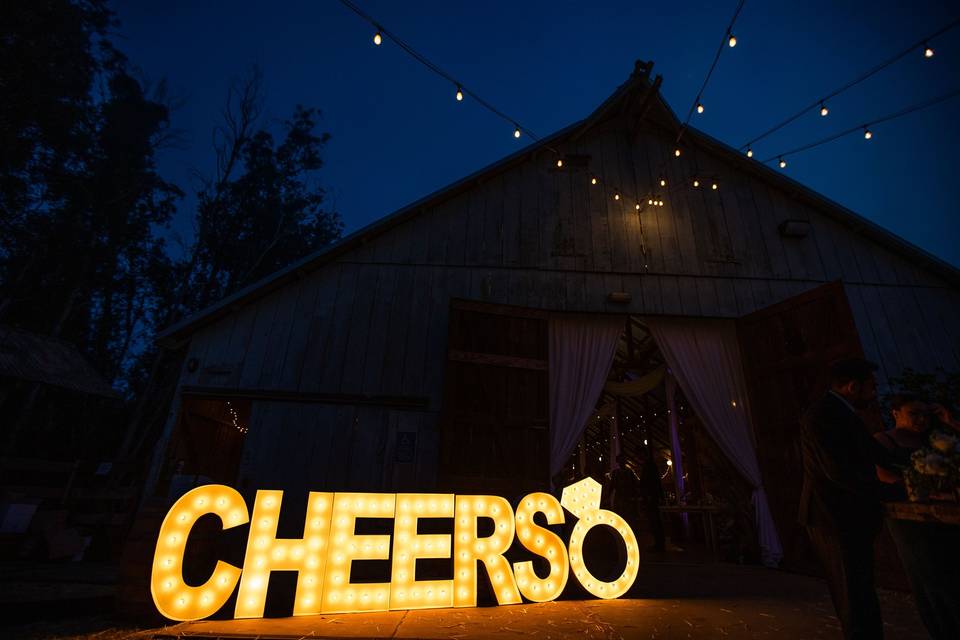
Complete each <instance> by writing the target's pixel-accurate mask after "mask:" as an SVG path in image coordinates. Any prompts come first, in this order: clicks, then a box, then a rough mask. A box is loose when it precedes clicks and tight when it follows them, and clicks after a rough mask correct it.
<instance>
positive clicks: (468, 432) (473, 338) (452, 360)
mask: <svg viewBox="0 0 960 640" xmlns="http://www.w3.org/2000/svg"><path fill="white" fill-rule="evenodd" d="M448 344H449V348H448V353H447V366H446V380H445V384H444V401H443V413H442V418H441V431H440V483H441V485H440V486H441V488H442V489H443V490H444V491H457V492H465V493H481V494H498V495H505V496H510V495H514V494H522V493H526V492H527V491H529V490H531V489H538V490H543V489H544V488H545V487H547V486H549V485H548V478H547V476H548V469H549V466H548V460H549V440H548V430H547V429H548V422H549V420H548V415H549V404H548V396H547V394H548V385H547V320H546V318H545V317H544V316H542V315H538V314H536V312H530V313H529V314H524V313H523V311H522V310H517V309H515V308H505V307H493V306H489V305H479V304H476V303H469V302H454V303H453V305H452V308H451V310H450V331H449V342H448Z"/></svg>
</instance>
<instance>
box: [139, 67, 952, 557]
mask: <svg viewBox="0 0 960 640" xmlns="http://www.w3.org/2000/svg"><path fill="white" fill-rule="evenodd" d="M660 83H661V79H660V77H656V78H653V77H651V65H649V64H644V63H638V64H637V66H636V68H635V70H634V72H633V74H632V75H631V76H630V77H629V79H628V80H627V82H626V83H624V84H623V85H622V86H621V87H619V88H618V89H617V90H616V91H615V92H614V93H613V94H612V95H611V96H610V97H609V98H608V99H607V100H606V101H605V102H603V104H602V105H600V107H599V108H598V109H597V110H596V111H595V112H594V113H592V114H591V115H590V116H589V117H587V118H586V119H584V120H583V121H581V122H577V123H575V124H573V125H571V126H569V127H567V128H566V129H564V130H562V131H560V132H557V133H556V134H554V135H552V136H549V137H548V138H546V139H544V140H543V141H541V142H539V143H537V144H533V145H531V146H529V147H527V148H525V149H523V150H521V151H519V152H518V153H516V154H514V155H512V156H510V157H508V158H505V159H503V160H502V161H500V162H497V163H496V164H494V165H491V166H489V167H487V168H485V169H483V170H481V171H479V172H477V173H475V174H473V175H471V176H468V177H466V178H464V179H463V180H461V181H459V182H457V183H455V184H453V185H451V186H449V187H447V188H445V189H442V190H441V191H438V192H436V193H434V194H432V195H430V196H427V197H425V198H423V199H422V200H419V201H417V202H415V203H413V204H411V205H410V206H408V207H405V208H403V209H401V210H399V211H397V212H396V213H393V214H391V215H389V216H386V217H385V218H383V219H381V220H379V221H378V222H376V223H374V224H372V225H370V226H368V227H366V228H364V229H362V230H360V231H357V232H356V233H354V234H352V235H350V236H348V237H346V238H344V239H343V240H341V241H339V242H338V243H336V244H334V245H332V246H330V247H327V248H325V249H323V250H322V251H320V252H318V253H316V254H314V255H311V256H309V257H307V258H305V259H304V260H302V261H300V262H299V263H297V264H294V265H293V266H291V267H289V268H287V269H285V270H283V271H281V272H278V273H276V274H274V275H272V276H270V277H268V278H266V279H265V280H263V281H261V282H259V283H257V284H255V285H253V286H251V287H248V288H246V289H244V290H242V291H240V292H238V293H236V294H234V295H232V296H230V297H229V298H227V299H225V300H223V301H222V302H221V303H219V304H217V305H215V306H213V307H211V308H209V309H207V310H205V311H203V312H202V313H199V314H197V315H196V316H194V317H191V318H188V319H186V320H184V321H183V322H180V323H179V324H177V325H175V326H173V327H170V328H169V329H167V330H166V331H165V332H164V333H163V335H162V343H163V344H166V345H173V346H178V347H184V346H185V348H186V349H187V356H186V359H185V365H184V369H183V373H182V376H181V379H180V386H179V391H178V394H177V400H176V401H175V402H174V404H173V406H172V408H171V410H170V416H169V420H168V423H167V426H166V429H165V432H164V435H163V439H162V441H161V442H160V443H159V446H158V447H157V448H156V451H157V459H156V461H155V463H154V465H153V470H152V473H151V483H152V486H151V490H152V491H153V492H154V494H164V492H165V491H166V488H165V487H163V486H162V483H159V484H158V483H157V479H158V478H162V477H164V473H163V470H164V469H165V468H166V469H169V468H170V467H171V465H175V464H176V463H177V461H176V460H175V459H174V454H172V453H171V451H172V449H173V447H171V446H170V443H171V442H174V441H175V440H176V434H177V430H178V419H179V418H178V417H179V416H180V415H181V413H182V411H181V410H182V408H183V407H184V405H185V404H188V403H191V402H194V401H195V400H196V399H198V398H207V399H209V398H217V399H220V400H222V401H226V400H231V401H238V402H239V401H242V402H244V403H249V406H250V410H249V417H248V424H245V425H244V429H248V430H247V431H245V432H244V433H243V439H244V443H243V446H242V447H241V448H240V450H239V451H238V452H237V453H236V455H237V456H238V459H237V461H236V462H237V469H238V478H237V483H236V484H238V485H239V486H241V487H250V488H257V487H260V488H263V487H274V488H281V487H282V488H298V487H303V488H305V487H311V488H316V489H320V488H327V489H337V490H342V489H354V490H380V489H390V488H396V489H414V488H419V489H431V488H436V487H438V486H439V484H440V483H442V485H443V487H444V488H445V489H459V488H462V487H466V486H471V487H473V488H479V487H484V488H486V489H487V490H489V491H490V492H498V491H499V492H503V493H504V495H512V494H513V493H520V492H522V491H524V490H525V489H526V488H527V486H526V485H537V486H538V487H543V486H545V484H546V483H547V481H548V479H547V478H546V477H545V476H546V462H545V447H546V443H547V442H548V439H547V438H548V429H549V424H548V419H547V415H548V414H547V411H546V408H545V407H546V389H547V347H546V344H547V332H546V322H547V318H548V317H549V315H550V314H553V313H565V314H573V313H591V314H596V313H616V314H623V315H625V316H627V315H633V316H652V315H657V316H685V317H699V318H737V319H741V321H742V322H743V323H744V324H743V326H744V328H745V329H746V330H745V331H744V332H743V333H742V338H743V350H744V358H745V362H746V363H747V368H748V374H749V377H750V379H751V383H752V395H753V398H752V401H753V410H754V411H753V417H754V422H755V427H756V432H757V440H758V450H759V455H760V458H761V465H762V467H763V469H764V473H765V474H766V475H767V490H768V493H769V494H770V495H771V504H772V505H774V508H775V510H777V521H778V523H779V524H780V525H781V528H782V529H783V531H781V535H782V537H783V538H784V542H785V545H787V546H788V547H789V546H790V544H791V539H792V536H793V535H794V534H795V533H796V532H793V531H792V530H791V528H790V527H791V525H790V523H792V522H793V520H794V515H795V511H793V512H792V513H791V510H792V509H794V506H795V504H796V496H794V495H793V493H794V492H798V487H797V486H796V477H798V476H797V474H798V473H799V466H798V465H799V462H798V457H797V453H796V451H795V447H793V446H792V442H793V440H792V438H795V433H796V417H797V414H798V413H799V411H800V410H801V408H802V405H803V404H804V403H805V402H806V400H807V397H806V396H807V395H809V393H812V392H813V391H814V390H815V389H816V388H817V385H818V384H819V383H818V381H817V376H818V374H819V372H820V371H822V369H823V366H824V363H825V362H826V361H827V360H829V359H832V358H834V357H837V356H840V355H844V354H849V353H860V352H863V353H865V354H866V355H867V356H868V357H869V358H871V359H873V360H876V361H877V362H879V363H880V366H881V371H880V377H881V383H883V384H885V381H886V380H887V379H889V378H890V377H891V376H896V375H899V374H900V373H901V372H902V371H903V370H904V368H906V367H911V368H914V369H916V370H921V371H932V370H933V369H935V368H936V367H942V368H944V369H946V370H956V369H958V368H960V329H958V328H957V327H958V325H957V323H956V322H955V319H956V318H957V317H960V272H958V271H957V270H956V269H955V268H953V267H951V266H950V265H948V264H946V263H944V262H942V261H940V260H938V259H937V258H935V257H933V256H931V255H929V254H927V253H925V252H924V251H922V250H920V249H918V248H917V247H914V246H912V245H910V244H908V243H907V242H905V241H903V240H901V239H900V238H898V237H896V236H894V235H893V234H891V233H889V232H887V231H885V230H884V229H882V228H880V227H878V226H877V225H875V224H873V223H871V222H870V221H868V220H867V219H865V218H862V217H860V216H858V215H856V214H855V213H853V212H851V211H849V210H847V209H845V208H844V207H842V206H840V205H838V204H836V203H834V202H832V201H830V200H828V199H827V198H825V197H823V196H821V195H818V194H816V193H814V192H812V191H810V190H809V189H807V188H805V187H803V186H802V185H800V184H798V183H796V182H794V181H793V180H791V179H789V178H788V177H786V176H784V175H783V174H782V173H780V172H778V171H775V170H772V169H769V168H767V167H766V166H764V165H762V164H760V163H758V162H756V161H754V160H751V159H749V158H747V157H745V156H744V155H743V154H741V153H739V152H737V151H735V150H734V149H731V148H730V147H728V146H726V145H724V144H722V143H720V142H718V141H717V140H714V139H713V138H711V137H710V136H708V135H706V134H704V133H702V132H699V131H696V130H694V129H687V131H686V133H685V134H684V136H683V139H682V142H681V145H680V148H681V151H682V153H681V155H680V156H679V157H675V156H674V148H675V140H676V137H677V133H678V131H679V127H680V122H679V120H678V118H677V117H676V116H675V114H674V113H673V112H672V111H671V109H670V107H669V106H668V105H667V104H666V103H665V102H664V100H663V99H662V97H661V95H660V93H659V86H660ZM557 153H559V154H560V155H559V156H558V155H557ZM558 157H559V158H562V159H563V166H562V167H558V166H557V160H558ZM597 174H599V175H601V176H602V177H603V178H604V180H606V183H607V185H609V184H614V185H617V186H618V188H619V189H620V190H621V193H620V195H621V197H620V198H619V199H615V194H614V193H613V192H612V190H611V188H610V187H609V186H606V185H605V184H598V185H592V184H591V177H592V176H593V175H597ZM694 178H699V179H700V180H701V181H703V183H704V184H703V186H702V187H701V188H694V187H693V186H692V182H693V179H694ZM661 180H663V181H665V182H666V185H667V186H666V187H662V186H661V184H660V182H661ZM713 181H716V182H717V183H718V187H719V188H718V189H716V190H714V189H711V188H705V187H707V185H708V184H709V183H711V182H713ZM654 198H657V199H662V200H663V201H664V206H647V205H646V203H647V202H648V200H650V199H654ZM636 203H640V204H641V210H640V211H639V212H638V211H637V209H636V208H635V204H636ZM210 455H217V453H216V452H210ZM790 474H793V477H792V478H791V477H789V475H790ZM781 485H782V490H781V489H778V487H779V486H781Z"/></svg>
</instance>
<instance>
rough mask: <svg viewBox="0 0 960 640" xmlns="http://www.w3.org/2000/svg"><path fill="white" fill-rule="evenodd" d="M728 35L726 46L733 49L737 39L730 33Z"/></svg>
mask: <svg viewBox="0 0 960 640" xmlns="http://www.w3.org/2000/svg"><path fill="white" fill-rule="evenodd" d="M729 35H730V39H729V40H727V44H728V45H730V48H731V49H733V48H734V47H735V46H737V37H736V36H735V35H733V34H732V33H730V34H729Z"/></svg>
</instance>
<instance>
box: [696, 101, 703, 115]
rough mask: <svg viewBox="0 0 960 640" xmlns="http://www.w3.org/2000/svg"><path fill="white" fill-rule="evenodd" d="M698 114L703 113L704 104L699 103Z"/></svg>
mask: <svg viewBox="0 0 960 640" xmlns="http://www.w3.org/2000/svg"><path fill="white" fill-rule="evenodd" d="M697 113H703V103H702V102H698V103H697Z"/></svg>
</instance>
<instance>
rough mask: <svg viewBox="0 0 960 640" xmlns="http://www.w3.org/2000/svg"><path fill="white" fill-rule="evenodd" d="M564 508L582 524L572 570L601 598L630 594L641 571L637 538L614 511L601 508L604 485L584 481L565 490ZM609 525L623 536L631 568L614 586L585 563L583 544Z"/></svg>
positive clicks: (573, 543) (573, 545)
mask: <svg viewBox="0 0 960 640" xmlns="http://www.w3.org/2000/svg"><path fill="white" fill-rule="evenodd" d="M560 504H562V505H563V507H564V508H565V509H566V510H567V511H569V512H570V513H572V514H573V515H575V516H577V518H579V520H578V521H577V524H576V526H574V528H573V532H572V533H571V534H570V569H571V570H573V575H575V576H577V580H579V581H580V584H581V585H583V588H584V589H586V590H587V591H589V592H590V593H592V594H593V595H595V596H596V597H598V598H618V597H620V596H622V595H623V594H624V593H626V592H627V589H629V588H630V587H631V586H632V585H633V581H634V580H636V578H637V571H639V569H640V550H639V548H638V545H637V537H636V536H635V535H634V534H633V530H632V529H630V525H628V524H627V522H626V521H625V520H624V519H623V518H621V517H620V516H619V515H617V514H616V513H614V512H613V511H608V510H606V509H601V508H600V483H598V482H597V481H596V480H594V479H593V478H584V479H583V480H581V481H580V482H578V483H576V484H572V485H570V486H569V487H566V488H565V489H564V490H563V494H562V496H561V498H560ZM601 524H605V525H608V526H610V527H613V529H614V530H615V531H616V532H617V533H619V534H620V536H621V537H622V538H623V542H624V543H625V544H626V547H627V565H626V566H625V567H624V569H623V573H621V574H620V576H619V577H618V578H617V579H616V580H614V581H613V582H603V581H602V580H598V579H597V578H596V577H595V576H594V575H593V574H592V573H590V569H588V568H587V564H586V562H584V559H583V541H584V539H585V538H586V537H587V532H588V531H590V529H592V528H593V527H595V526H597V525H601Z"/></svg>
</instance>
